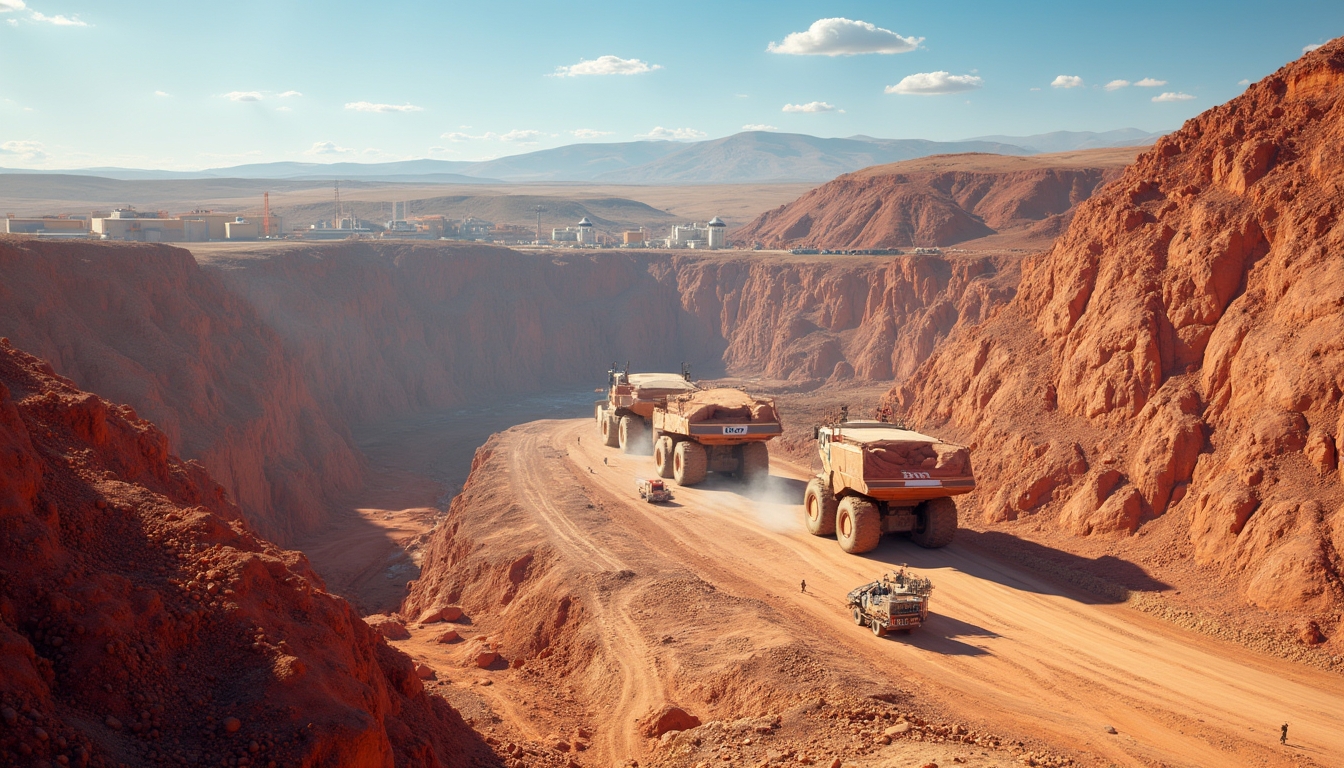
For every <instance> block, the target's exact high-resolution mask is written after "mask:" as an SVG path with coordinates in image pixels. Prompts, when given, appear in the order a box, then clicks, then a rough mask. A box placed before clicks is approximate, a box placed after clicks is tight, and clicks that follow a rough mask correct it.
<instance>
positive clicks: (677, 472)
mask: <svg viewBox="0 0 1344 768" xmlns="http://www.w3.org/2000/svg"><path fill="white" fill-rule="evenodd" d="M708 468H709V457H708V456H706V455H705V447H704V446H703V445H701V444H699V443H696V442H692V441H690V440H682V441H681V442H679V443H677V447H676V448H674V449H673V450H672V477H673V478H674V479H675V480H676V481H677V485H695V484H696V483H700V482H703V481H704V479H705V473H706V472H707V471H708Z"/></svg>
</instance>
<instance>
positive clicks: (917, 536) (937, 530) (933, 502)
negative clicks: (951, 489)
mask: <svg viewBox="0 0 1344 768" xmlns="http://www.w3.org/2000/svg"><path fill="white" fill-rule="evenodd" d="M956 535H957V503H956V502H954V501H952V498H951V497H950V496H943V497H942V498H938V499H929V500H928V501H926V502H924V503H923V504H920V505H919V506H918V507H915V530H913V531H911V532H910V540H911V541H913V542H915V543H916V544H918V545H919V546H921V547H928V548H929V549H938V548H939V547H946V546H947V545H948V544H951V543H952V537H954V536H956Z"/></svg>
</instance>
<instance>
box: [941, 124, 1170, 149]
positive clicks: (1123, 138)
mask: <svg viewBox="0 0 1344 768" xmlns="http://www.w3.org/2000/svg"><path fill="white" fill-rule="evenodd" d="M1162 135H1163V133H1148V132H1147V131H1140V130H1139V129H1138V128H1121V129H1119V130H1116V131H1104V132H1102V133H1095V132H1093V131H1055V132H1054V133H1038V134H1035V135H1033V136H977V137H976V138H974V139H967V141H994V142H1003V143H1005V144H1016V145H1017V146H1019V147H1024V148H1026V149H1030V150H1034V151H1036V152H1072V151H1074V150H1078V149H1104V148H1106V147H1142V146H1147V145H1149V144H1152V143H1153V142H1155V141H1157V140H1158V139H1159V138H1161V137H1162Z"/></svg>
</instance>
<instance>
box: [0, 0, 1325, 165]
mask: <svg viewBox="0 0 1344 768" xmlns="http://www.w3.org/2000/svg"><path fill="white" fill-rule="evenodd" d="M828 19H829V20H833V21H823V20H828ZM858 22H862V23H863V24H859V23H858ZM864 25H869V26H864ZM791 34H792V35H794V37H792V38H790V37H789V36H790V35H791ZM1340 34H1344V3H1341V2H1339V0H1330V2H1292V1H1291V0H1288V1H1286V2H1275V3H1268V2H1261V3H1238V2H1232V1H1229V2H1221V3H1214V2H1207V3H1180V2H1142V1H1140V2H1129V3H1124V4H1106V5H1105V6H1103V5H1101V4H1095V3H1079V2H1076V0H1074V2H1068V3H1064V2H1060V3H1039V2H1038V3H959V4H950V3H927V2H926V3H909V2H896V1H893V0H886V1H885V2H788V1H782V0H776V1H774V2H759V3H757V2H751V3H747V2H722V1H721V2H684V1H683V2H677V3H668V2H657V3H640V2H610V3H608V2H588V3H581V4H580V3H574V4H571V3H553V2H533V3H527V2H514V3H511V2H494V3H444V2H437V3H435V2H410V1H408V2H403V3H401V4H384V3H368V2H345V1H341V2H323V3H316V2H277V1H275V0H272V1H271V2H252V1H251V0H241V1H239V2H233V3H227V4H219V3H215V4H205V3H194V2H181V0H178V1H177V2H156V1H150V0H145V1H142V2H123V3H108V2H84V1H80V0H0V72H2V73H3V77H0V166H5V167H32V168H61V167H85V166H100V165H118V166H130V167H155V168H171V169H196V168H205V167H214V166H225V165H234V164H239V163H250V162H268V161H274V160H303V161H315V162H334V161H356V162H378V161H387V160H400V159H410V158H420V157H435V158H440V159H445V160H474V159H484V158H490V157H498V156H501V155H507V154H516V153H518V152H525V151H530V150H535V149H542V148H546V147H553V146H560V145H563V144H569V143H574V142H577V141H631V140H634V139H636V138H642V137H654V138H659V137H668V138H682V139H685V138H700V137H708V138H715V137H720V136H726V135H730V134H732V133H736V132H738V131H740V130H742V129H743V127H744V126H770V127H772V128H773V129H777V130H781V131H790V132H798V133H808V134H813V135H817V136H851V135H855V134H867V135H870V136H880V137H886V138H927V139H938V140H951V139H961V138H967V137H970V136H977V135H985V134H1017V135H1020V134H1030V133H1043V132H1047V131H1054V130H1094V131H1104V130H1110V129H1114V128H1123V127H1135V128H1141V129H1144V130H1165V129H1171V128H1174V127H1177V126H1179V125H1180V124H1181V122H1182V121H1183V120H1185V119H1187V118H1189V117H1192V116H1193V115H1195V114H1198V113H1199V112H1200V111H1202V110H1204V109H1207V108H1208V107H1210V106H1213V105H1215V104H1219V103H1222V102H1224V101H1226V100H1228V99H1229V98H1232V97H1233V96H1235V95H1237V94H1238V93H1240V92H1241V90H1242V89H1243V88H1244V85H1242V84H1241V83H1242V82H1243V81H1254V80H1256V79H1259V78H1261V77H1263V76H1265V75H1266V74H1268V73H1270V72H1272V71H1274V70H1275V69H1277V68H1278V67H1280V66H1282V65H1283V64H1284V63H1286V62H1288V61H1290V60H1292V59H1294V58H1297V57H1298V56H1300V55H1301V54H1302V50H1303V47H1304V46H1307V45H1311V44H1318V43H1323V42H1326V41H1327V40H1329V39H1330V38H1332V37H1334V36H1337V35H1340ZM772 43H773V44H775V47H776V49H778V50H777V51H775V52H772V51H770V50H769V47H770V46H771V44H772ZM868 49H877V50H885V51H891V52H885V53H883V52H875V53H853V55H829V54H834V53H837V52H846V51H848V52H854V51H858V50H868ZM906 49H908V50H906ZM898 50H904V52H894V51H898ZM602 57H609V58H606V59H603V58H602ZM584 62H587V63H586V64H585V63H584ZM566 67H572V68H574V69H572V70H565V69H561V68H566ZM605 72H613V73H612V74H602V73H605ZM620 72H632V74H620ZM939 73H942V74H939ZM1061 76H1062V78H1061ZM1145 79H1147V80H1148V81H1150V82H1153V81H1160V83H1161V84H1153V85H1143V86H1140V85H1139V84H1138V83H1140V81H1143V80H1145ZM1114 81H1127V82H1128V83H1129V85H1127V86H1119V85H1118V84H1117V85H1115V86H1113V87H1112V88H1111V89H1109V90H1108V89H1107V88H1105V87H1104V86H1106V85H1107V84H1108V83H1112V82H1114ZM902 83H904V84H905V85H902ZM1052 83H1053V84H1054V85H1052ZM1079 83H1081V84H1079ZM1066 85H1072V86H1074V87H1062V86H1066ZM921 89H923V90H935V91H939V90H941V91H951V92H944V93H938V94H934V95H928V94H919V93H911V92H909V91H912V90H913V91H918V90H921ZM889 90H891V91H894V92H888V91H889ZM1162 94H1171V95H1170V96H1167V97H1163V96H1162ZM1154 99H1157V100H1156V101H1155V100H1154ZM786 105H792V110H791V111H786Z"/></svg>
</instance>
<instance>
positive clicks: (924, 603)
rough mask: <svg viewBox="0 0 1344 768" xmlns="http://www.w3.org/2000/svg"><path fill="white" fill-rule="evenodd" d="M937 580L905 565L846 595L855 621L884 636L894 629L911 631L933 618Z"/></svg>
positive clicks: (879, 635)
mask: <svg viewBox="0 0 1344 768" xmlns="http://www.w3.org/2000/svg"><path fill="white" fill-rule="evenodd" d="M932 593H933V582H931V581H929V580H928V579H926V578H923V577H921V576H916V575H915V574H913V573H910V572H909V571H907V570H906V569H905V567H904V566H902V567H901V569H900V570H899V571H892V572H890V573H887V574H884V575H883V576H882V578H880V579H878V580H877V581H871V582H869V583H867V584H864V585H863V586H861V587H856V588H855V589H853V590H851V591H850V593H849V594H848V595H846V596H845V601H846V602H847V603H848V604H849V609H850V611H851V612H852V613H853V615H854V623H855V624H858V625H859V626H861V627H862V626H867V627H868V628H869V629H871V630H873V634H874V635H877V636H878V637H882V636H883V635H885V634H887V633H888V632H891V631H897V632H905V633H909V632H910V630H912V629H915V628H917V627H919V626H920V625H922V624H923V623H924V622H925V621H927V620H928V618H929V595H930V594H932Z"/></svg>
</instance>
